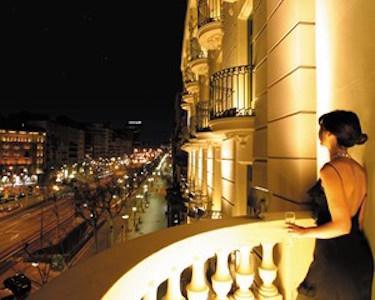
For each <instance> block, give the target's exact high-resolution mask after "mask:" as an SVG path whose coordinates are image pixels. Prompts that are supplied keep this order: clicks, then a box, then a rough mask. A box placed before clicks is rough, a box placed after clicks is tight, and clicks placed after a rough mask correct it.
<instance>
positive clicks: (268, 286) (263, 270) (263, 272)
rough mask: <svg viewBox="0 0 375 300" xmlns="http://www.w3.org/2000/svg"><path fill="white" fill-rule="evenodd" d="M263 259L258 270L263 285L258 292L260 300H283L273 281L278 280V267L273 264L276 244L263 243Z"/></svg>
mask: <svg viewBox="0 0 375 300" xmlns="http://www.w3.org/2000/svg"><path fill="white" fill-rule="evenodd" d="M261 244H262V249H263V259H262V264H261V266H260V267H259V268H258V271H259V276H260V278H261V279H262V281H263V283H262V285H261V287H260V288H259V291H258V299H259V300H263V299H275V300H276V299H280V300H281V299H282V296H281V295H280V293H279V291H278V290H277V288H276V286H275V285H274V284H273V281H274V280H275V279H276V275H277V267H276V266H275V264H274V262H273V247H274V246H275V242H263V243H261Z"/></svg>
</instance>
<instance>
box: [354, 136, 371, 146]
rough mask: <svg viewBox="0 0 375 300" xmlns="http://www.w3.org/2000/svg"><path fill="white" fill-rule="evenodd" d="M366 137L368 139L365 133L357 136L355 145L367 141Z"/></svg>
mask: <svg viewBox="0 0 375 300" xmlns="http://www.w3.org/2000/svg"><path fill="white" fill-rule="evenodd" d="M367 139H368V137H367V134H366V133H362V134H361V135H360V136H359V138H358V141H357V143H356V144H357V145H362V144H364V143H366V142H367Z"/></svg>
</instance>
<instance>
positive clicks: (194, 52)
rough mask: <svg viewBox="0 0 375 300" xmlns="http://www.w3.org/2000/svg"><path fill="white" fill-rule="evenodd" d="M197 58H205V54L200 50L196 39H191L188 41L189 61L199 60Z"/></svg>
mask: <svg viewBox="0 0 375 300" xmlns="http://www.w3.org/2000/svg"><path fill="white" fill-rule="evenodd" d="M199 58H207V54H206V53H205V52H204V51H203V50H202V49H201V46H200V44H199V42H198V40H197V39H196V38H192V39H191V40H190V55H189V61H192V60H195V59H199Z"/></svg>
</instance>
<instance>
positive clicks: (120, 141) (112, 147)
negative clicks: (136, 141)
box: [109, 131, 132, 157]
mask: <svg viewBox="0 0 375 300" xmlns="http://www.w3.org/2000/svg"><path fill="white" fill-rule="evenodd" d="M131 152H132V142H131V140H130V139H128V138H127V136H125V135H123V134H121V132H118V131H114V132H113V136H112V140H111V141H110V142H109V156H111V157H121V156H123V155H124V154H130V153H131Z"/></svg>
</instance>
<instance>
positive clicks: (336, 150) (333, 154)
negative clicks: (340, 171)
mask: <svg viewBox="0 0 375 300" xmlns="http://www.w3.org/2000/svg"><path fill="white" fill-rule="evenodd" d="M328 150H329V156H330V159H331V160H333V159H335V158H339V157H348V158H350V155H349V153H348V149H347V148H346V147H340V146H334V147H332V148H330V149H328Z"/></svg>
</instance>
